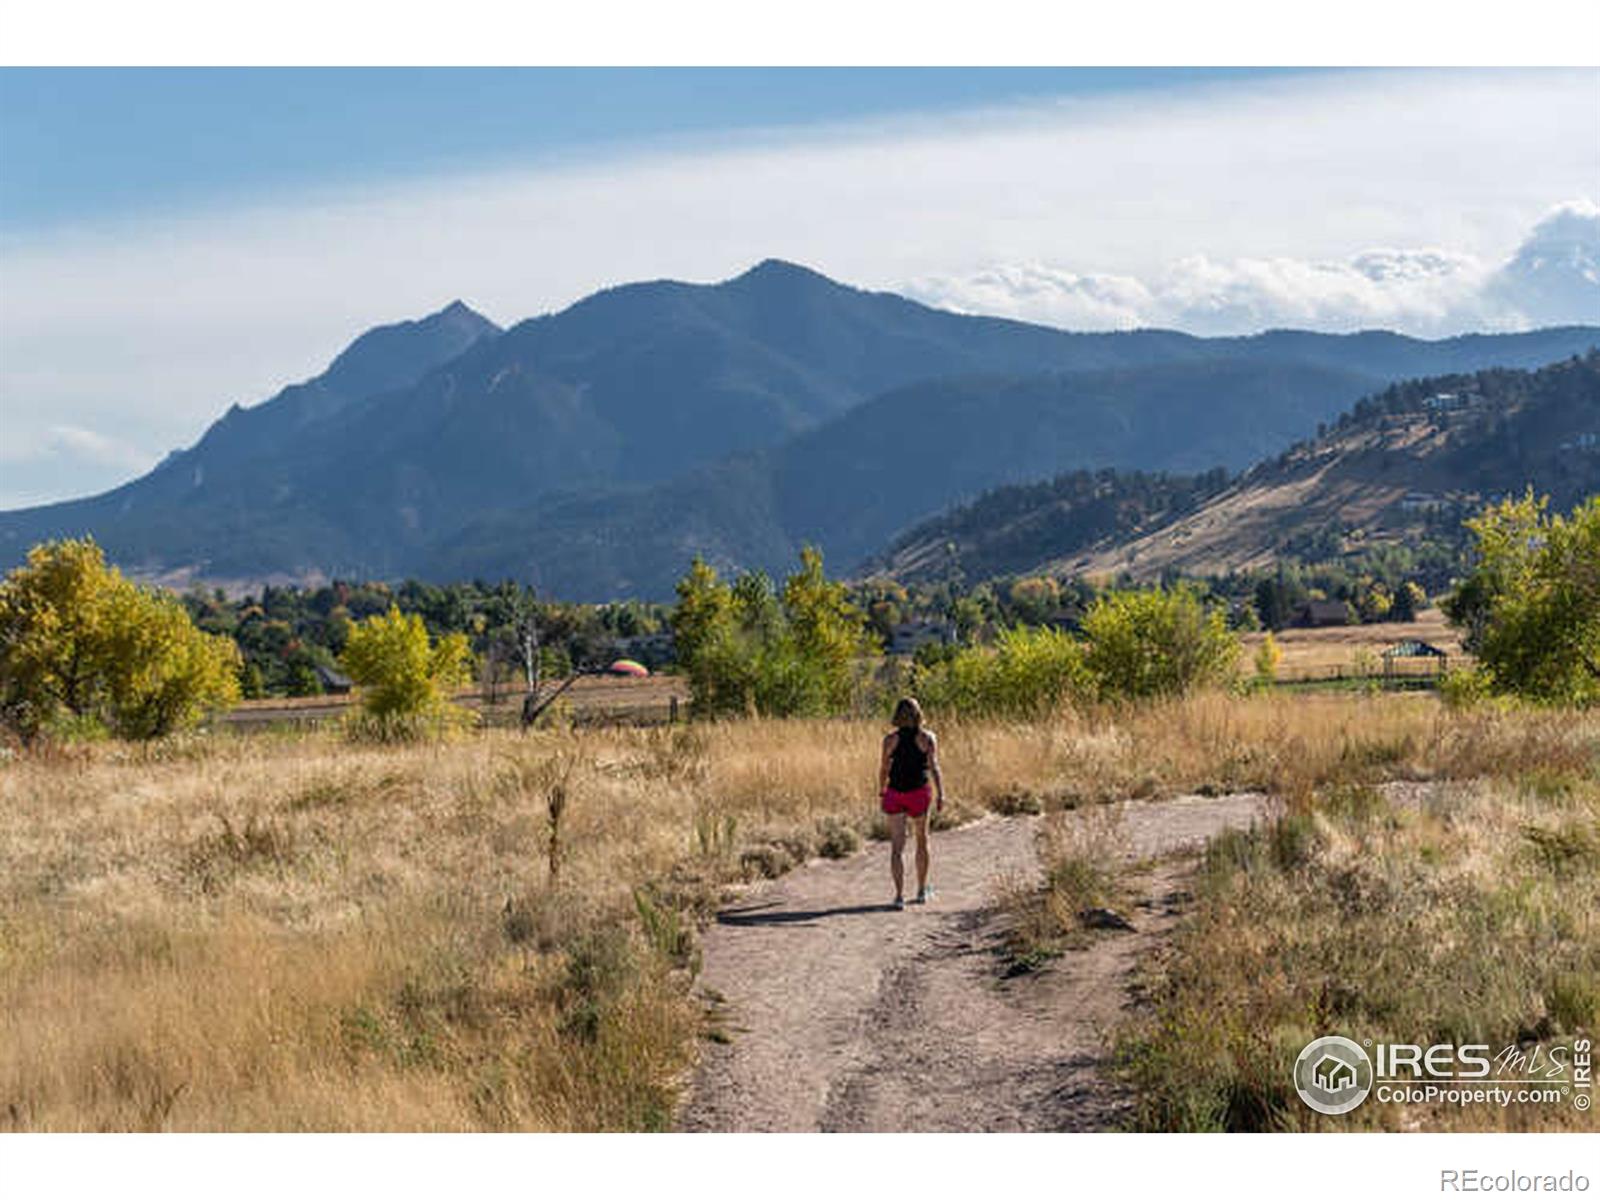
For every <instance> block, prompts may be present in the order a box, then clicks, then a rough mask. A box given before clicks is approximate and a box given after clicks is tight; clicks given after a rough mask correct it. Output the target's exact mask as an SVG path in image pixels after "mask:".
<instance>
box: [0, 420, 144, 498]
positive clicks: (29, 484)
mask: <svg viewBox="0 0 1600 1200" xmlns="http://www.w3.org/2000/svg"><path fill="white" fill-rule="evenodd" d="M155 464H156V458H155V457H154V456H153V455H151V454H150V453H148V452H147V451H145V450H142V449H140V448H139V447H138V446H136V445H131V444H129V443H127V442H123V441H118V440H116V439H115V438H110V437H107V436H106V435H105V434H103V433H97V432H95V431H94V430H92V429H82V428H79V427H78V426H75V425H47V426H45V427H44V428H43V429H42V430H40V431H39V432H38V434H36V435H33V436H26V437H22V438H10V437H8V438H6V439H5V440H4V441H3V442H0V471H3V476H0V508H16V507H21V506H23V505H28V504H41V503H45V502H48V501H49V500H51V499H55V498H57V497H59V495H60V492H59V488H60V481H61V480H62V479H63V478H72V477H74V476H75V475H78V474H80V473H82V474H89V475H97V474H99V475H109V476H110V477H112V478H122V477H126V476H130V475H137V474H140V473H142V472H144V471H147V470H149V469H150V468H151V467H153V466H155Z"/></svg>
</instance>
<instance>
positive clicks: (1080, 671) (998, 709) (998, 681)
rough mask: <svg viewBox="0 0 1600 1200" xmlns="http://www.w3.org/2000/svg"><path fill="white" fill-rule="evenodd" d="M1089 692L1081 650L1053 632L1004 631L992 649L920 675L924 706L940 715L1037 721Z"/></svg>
mask: <svg viewBox="0 0 1600 1200" xmlns="http://www.w3.org/2000/svg"><path fill="white" fill-rule="evenodd" d="M1089 690H1090V681H1089V677H1088V674H1087V672H1086V671H1085V669H1084V662H1083V647H1082V646H1081V645H1080V644H1079V643H1078V641H1077V640H1076V639H1075V638H1073V637H1072V636H1071V635H1070V634H1067V633H1063V632H1062V631H1060V630H1057V629H1028V628H1024V627H1022V626H1018V627H1016V628H1014V629H1007V630H1003V631H1001V633H1000V636H999V637H998V639H996V642H995V645H994V646H993V647H992V648H988V647H972V648H969V649H966V650H962V651H960V652H958V653H957V654H955V655H954V656H953V657H951V658H950V659H949V660H948V661H946V662H943V663H940V664H938V665H936V666H934V667H932V668H930V669H927V670H919V671H918V673H917V679H916V691H917V693H918V695H919V697H920V698H921V699H922V701H923V703H924V704H926V705H927V706H929V707H930V708H933V709H937V710H939V711H944V712H953V713H962V714H969V715H980V716H1009V717H1039V716H1043V715H1045V714H1047V713H1049V712H1051V711H1053V710H1054V709H1056V708H1059V707H1060V706H1061V705H1063V704H1066V703H1069V702H1071V701H1072V700H1074V699H1077V698H1080V697H1082V696H1083V695H1084V694H1085V693H1086V692H1088V691H1089Z"/></svg>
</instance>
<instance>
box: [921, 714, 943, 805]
mask: <svg viewBox="0 0 1600 1200" xmlns="http://www.w3.org/2000/svg"><path fill="white" fill-rule="evenodd" d="M923 736H924V737H926V738H927V739H928V771H929V772H930V773H931V774H932V775H933V803H934V806H935V807H936V808H943V807H944V774H943V773H942V772H941V771H940V770H939V742H938V739H936V738H935V737H934V736H933V734H932V733H931V732H928V733H924V734H923Z"/></svg>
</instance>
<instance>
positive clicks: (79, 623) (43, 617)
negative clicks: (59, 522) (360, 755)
mask: <svg viewBox="0 0 1600 1200" xmlns="http://www.w3.org/2000/svg"><path fill="white" fill-rule="evenodd" d="M240 668H241V660H240V656H239V651H238V648H237V647H236V646H235V645H234V643H233V642H232V641H231V640H230V639H229V638H227V637H223V636H218V635H212V634H207V633H204V632H202V631H201V630H199V629H197V628H196V627H195V625H194V622H193V620H192V619H191V618H190V616H189V611H188V609H187V608H185V607H184V605H183V603H182V602H181V601H180V600H178V599H177V598H176V597H173V596H170V595H164V594H162V593H159V592H155V591H151V590H147V589H144V588H141V587H139V586H137V585H136V584H134V583H133V582H132V581H130V580H128V579H127V578H125V577H124V576H123V575H122V573H121V572H120V571H118V570H117V569H116V568H115V567H108V566H107V565H106V562H105V556H104V554H103V553H102V552H101V550H100V547H99V546H97V545H96V544H95V543H94V541H93V540H92V539H84V540H81V541H78V540H70V539H69V540H66V541H58V542H47V543H44V544H42V545H39V546H35V547H34V548H33V549H32V550H31V551H29V553H28V561H27V563H26V565H24V566H22V567H19V568H17V569H16V570H14V571H12V572H11V573H10V574H9V575H8V576H7V577H6V578H5V580H4V581H3V582H0V714H3V716H4V719H5V722H6V724H7V725H8V726H10V727H11V728H12V729H13V730H14V731H16V732H17V734H18V735H19V736H21V737H22V738H24V739H25V740H30V739H32V738H33V737H35V736H37V735H38V734H39V732H40V731H41V730H43V729H44V728H46V727H47V726H48V725H49V724H50V723H51V722H52V721H54V720H56V719H57V718H59V717H61V716H62V715H70V716H72V717H75V718H79V719H84V720H90V721H95V722H99V723H101V724H103V725H105V726H106V727H108V728H110V729H111V730H112V731H114V732H116V733H118V734H120V735H122V736H124V737H132V738H152V737H161V736H164V735H165V734H168V733H171V732H173V731H174V730H176V729H180V728H183V727H186V726H188V725H192V724H195V723H196V722H198V721H199V720H200V719H201V718H202V717H203V716H204V715H205V714H206V713H208V712H210V711H213V710H215V709H217V708H222V707H225V706H227V705H230V704H233V703H235V702H236V701H237V700H238V698H239V672H240Z"/></svg>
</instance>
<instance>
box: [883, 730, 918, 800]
mask: <svg viewBox="0 0 1600 1200" xmlns="http://www.w3.org/2000/svg"><path fill="white" fill-rule="evenodd" d="M917 733H918V731H917V730H915V729H901V730H900V738H899V740H898V741H897V742H896V743H895V747H894V752H893V755H892V756H891V757H890V759H889V786H890V787H892V788H893V789H894V790H895V791H897V792H914V791H916V790H917V789H918V788H920V787H924V786H926V784H927V782H928V752H927V751H926V750H924V749H923V748H922V747H921V746H919V745H917Z"/></svg>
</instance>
